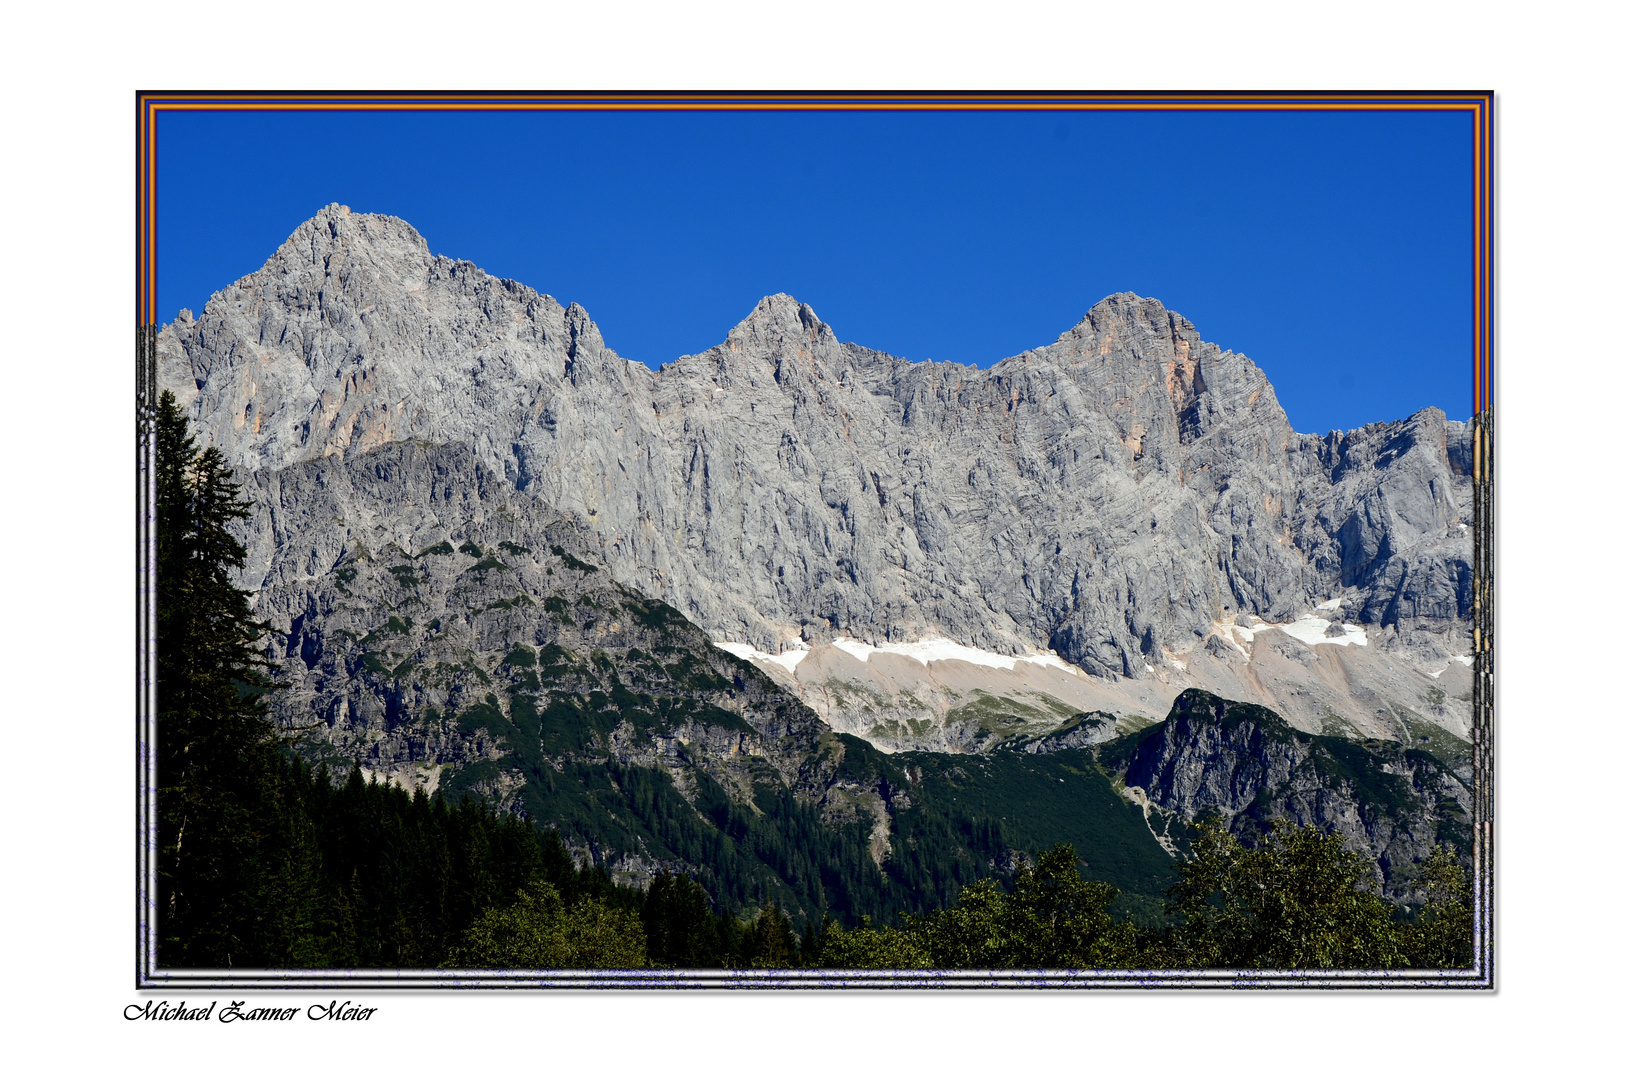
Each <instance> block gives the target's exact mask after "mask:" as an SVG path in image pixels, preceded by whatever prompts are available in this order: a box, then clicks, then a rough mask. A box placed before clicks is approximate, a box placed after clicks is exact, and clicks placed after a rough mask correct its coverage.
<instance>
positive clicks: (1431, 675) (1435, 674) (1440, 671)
mask: <svg viewBox="0 0 1630 1080" xmlns="http://www.w3.org/2000/svg"><path fill="white" fill-rule="evenodd" d="M1448 670H1449V669H1448V668H1446V667H1441V668H1438V669H1437V670H1436V671H1428V672H1427V673H1426V677H1427V678H1428V679H1435V678H1437V677H1438V676H1439V675H1442V674H1443V673H1444V672H1445V671H1448Z"/></svg>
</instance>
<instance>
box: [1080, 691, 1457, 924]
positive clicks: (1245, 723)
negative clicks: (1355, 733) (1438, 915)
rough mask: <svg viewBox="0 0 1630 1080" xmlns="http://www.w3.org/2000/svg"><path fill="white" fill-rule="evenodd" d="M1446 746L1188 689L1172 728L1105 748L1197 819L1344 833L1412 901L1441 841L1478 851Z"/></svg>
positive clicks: (1251, 829)
mask: <svg viewBox="0 0 1630 1080" xmlns="http://www.w3.org/2000/svg"><path fill="white" fill-rule="evenodd" d="M1429 745H1430V744H1429ZM1447 745H1448V740H1447V738H1446V736H1444V735H1443V734H1441V733H1440V734H1439V735H1438V736H1437V746H1436V747H1435V748H1434V750H1432V751H1429V750H1427V749H1424V748H1422V747H1420V746H1415V747H1404V746H1401V745H1399V744H1398V743H1395V742H1379V741H1365V742H1354V741H1350V740H1347V739H1341V738H1332V737H1320V736H1313V735H1307V734H1305V733H1303V732H1299V731H1296V730H1295V729H1293V728H1292V727H1290V725H1288V724H1286V723H1285V721H1284V720H1282V719H1281V718H1280V717H1279V716H1278V715H1276V714H1275V713H1273V712H1272V711H1271V710H1268V709H1265V708H1263V707H1261V706H1259V705H1249V704H1243V703H1240V702H1236V701H1227V700H1225V699H1223V698H1220V697H1216V696H1215V695H1212V694H1208V693H1206V692H1205V691H1203V690H1194V689H1190V690H1185V691H1183V693H1181V694H1180V695H1178V697H1177V700H1176V701H1175V702H1173V703H1172V710H1171V712H1170V713H1169V714H1168V715H1167V717H1166V719H1165V721H1164V722H1162V723H1160V724H1157V725H1155V726H1153V727H1150V728H1146V729H1144V730H1142V731H1139V732H1137V733H1135V734H1132V735H1128V736H1123V737H1122V738H1120V739H1118V740H1116V741H1114V742H1111V743H1109V744H1107V745H1105V746H1104V747H1103V749H1102V750H1101V751H1100V761H1101V762H1103V763H1104V764H1105V765H1107V766H1108V767H1110V768H1111V769H1112V770H1114V771H1115V772H1116V773H1117V774H1118V775H1119V776H1120V778H1121V780H1122V781H1123V782H1124V783H1125V784H1126V785H1127V787H1129V788H1134V787H1135V788H1138V789H1140V790H1141V792H1142V793H1143V795H1144V796H1145V797H1146V798H1147V800H1148V802H1149V803H1150V804H1151V805H1152V806H1154V807H1158V808H1159V809H1161V810H1164V811H1167V812H1169V813H1175V814H1178V815H1180V816H1181V817H1183V818H1184V819H1187V820H1190V821H1192V820H1194V819H1195V818H1197V817H1201V816H1204V815H1207V814H1216V815H1218V816H1220V817H1222V818H1223V820H1224V821H1225V822H1226V823H1227V824H1228V826H1229V828H1230V830H1231V831H1233V832H1235V833H1236V834H1239V835H1241V836H1244V837H1247V838H1252V839H1254V838H1256V837H1257V836H1260V835H1261V834H1262V833H1263V832H1265V831H1266V830H1267V829H1268V827H1269V825H1270V823H1271V822H1272V821H1273V820H1274V819H1276V818H1284V819H1287V820H1289V821H1291V822H1293V823H1295V824H1298V825H1309V824H1314V825H1318V826H1320V827H1321V828H1324V829H1326V830H1329V831H1332V832H1335V833H1337V834H1339V835H1341V836H1344V837H1346V838H1347V839H1348V841H1349V842H1350V843H1351V844H1352V845H1353V846H1354V847H1355V849H1357V850H1360V851H1363V852H1365V853H1367V854H1368V855H1369V856H1370V857H1371V858H1373V859H1374V860H1375V861H1376V866H1377V871H1378V873H1379V876H1380V878H1381V881H1382V883H1383V885H1384V887H1385V889H1386V891H1387V893H1388V894H1389V895H1391V896H1393V897H1394V898H1398V899H1411V898H1413V897H1414V889H1415V885H1414V884H1413V881H1414V874H1413V872H1412V868H1413V867H1414V866H1415V865H1416V864H1417V862H1418V861H1419V860H1421V859H1424V858H1425V857H1426V856H1427V855H1428V854H1430V852H1431V850H1432V847H1433V846H1434V845H1435V844H1438V843H1447V844H1451V845H1453V846H1455V847H1456V848H1457V849H1458V850H1459V851H1460V852H1461V853H1462V855H1466V854H1467V853H1469V852H1470V850H1471V845H1470V839H1471V834H1470V826H1469V821H1470V818H1469V813H1470V808H1471V796H1470V794H1469V792H1468V789H1467V784H1468V783H1469V780H1470V777H1469V774H1468V775H1467V776H1466V777H1465V778H1462V777H1460V776H1457V775H1456V774H1455V773H1454V772H1453V771H1451V770H1450V769H1449V768H1448V767H1446V766H1445V765H1444V764H1443V762H1442V760H1441V759H1440V758H1439V757H1437V756H1434V753H1436V754H1445V753H1446V747H1447Z"/></svg>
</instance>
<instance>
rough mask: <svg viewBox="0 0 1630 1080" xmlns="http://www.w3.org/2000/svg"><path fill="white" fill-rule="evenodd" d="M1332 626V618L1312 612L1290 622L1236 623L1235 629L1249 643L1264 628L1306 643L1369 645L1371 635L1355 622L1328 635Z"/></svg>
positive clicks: (1342, 625) (1236, 634) (1344, 625)
mask: <svg viewBox="0 0 1630 1080" xmlns="http://www.w3.org/2000/svg"><path fill="white" fill-rule="evenodd" d="M1329 627H1330V620H1328V619H1326V618H1323V617H1322V616H1319V615H1314V614H1313V613H1311V612H1308V613H1307V614H1304V615H1303V616H1302V617H1301V618H1299V619H1297V620H1296V621H1295V622H1288V623H1267V622H1265V623H1257V624H1256V625H1255V626H1240V625H1237V624H1236V625H1235V626H1234V627H1233V631H1234V634H1235V636H1236V637H1241V638H1244V639H1245V643H1246V644H1247V645H1249V644H1250V643H1251V641H1252V640H1253V639H1254V638H1255V637H1256V635H1258V634H1260V633H1262V631H1264V630H1283V631H1284V632H1285V633H1287V634H1289V635H1290V636H1291V637H1293V638H1295V639H1296V640H1297V641H1300V642H1302V643H1303V644H1306V645H1368V644H1369V643H1370V638H1369V635H1368V634H1366V633H1365V632H1364V628H1363V627H1362V626H1356V625H1354V624H1353V623H1342V624H1341V629H1342V633H1341V634H1339V635H1337V636H1335V637H1327V636H1326V631H1327V630H1328V629H1329Z"/></svg>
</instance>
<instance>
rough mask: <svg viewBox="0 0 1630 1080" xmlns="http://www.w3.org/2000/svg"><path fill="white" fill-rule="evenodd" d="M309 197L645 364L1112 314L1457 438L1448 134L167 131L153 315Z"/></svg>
mask: <svg viewBox="0 0 1630 1080" xmlns="http://www.w3.org/2000/svg"><path fill="white" fill-rule="evenodd" d="M330 202H339V203H344V204H346V205H348V206H350V207H351V208H352V209H353V210H358V211H367V212H376V213H386V214H394V215H396V216H397V217H401V218H404V219H406V220H407V221H409V222H410V223H412V224H413V226H414V227H415V228H417V229H418V230H419V232H420V233H422V234H423V235H424V237H425V238H426V240H427V241H428V242H429V244H430V248H431V250H432V251H433V252H436V253H439V254H444V255H450V256H453V257H455V258H462V259H468V260H470V261H472V262H474V263H476V264H477V265H478V266H480V267H482V268H483V269H485V270H487V271H488V272H489V273H492V274H496V275H499V276H502V277H509V278H515V279H517V280H519V281H522V282H524V283H526V284H527V285H530V286H532V287H534V288H536V289H538V290H539V291H541V292H545V293H549V294H551V295H553V296H555V297H556V298H557V299H559V300H560V301H561V302H562V303H569V302H571V301H573V300H576V301H577V302H579V303H581V304H582V305H583V306H584V307H585V308H587V309H588V311H589V314H590V316H591V317H593V318H594V320H595V321H596V322H597V323H598V324H599V326H600V328H601V331H602V332H603V333H604V334H605V338H606V342H607V344H608V345H610V346H611V347H612V348H613V349H615V350H617V352H619V353H620V354H622V355H623V356H626V357H628V358H630V359H634V360H640V361H644V362H645V363H648V364H650V365H651V366H653V367H655V366H657V365H659V364H662V363H666V362H668V361H670V360H673V359H675V358H677V357H679V356H681V355H684V354H686V353H695V352H700V351H702V350H704V349H706V348H708V347H709V346H711V345H714V344H716V343H718V342H719V341H721V340H723V338H724V335H725V333H726V332H727V331H728V330H729V329H730V327H732V326H734V325H735V324H736V323H737V322H739V321H740V320H741V319H742V318H743V317H745V316H746V315H747V313H748V312H749V311H750V310H751V309H752V307H753V305H754V304H755V303H756V302H757V301H758V299H759V298H760V297H761V296H764V295H765V294H768V293H775V292H786V293H791V294H792V295H793V296H796V297H797V298H798V299H799V300H802V301H804V302H805V303H808V304H810V305H811V306H813V307H814V308H815V310H816V312H817V313H819V315H820V316H821V318H822V319H824V320H825V321H826V322H828V323H830V324H831V325H832V327H833V329H834V330H835V331H836V332H837V334H838V336H839V337H840V338H841V339H843V340H845V341H855V342H859V343H861V344H863V345H867V346H870V347H872V348H877V349H882V350H885V351H887V352H891V353H894V354H896V355H899V356H904V357H907V358H909V359H911V360H925V359H933V360H954V361H958V362H961V363H969V364H978V365H979V366H980V367H988V366H989V365H991V364H993V363H995V362H996V361H998V360H1000V359H1002V358H1003V357H1007V356H1012V355H1014V354H1016V353H1019V352H1022V351H1023V350H1025V349H1027V348H1033V347H1035V346H1038V345H1044V344H1047V343H1049V342H1051V341H1053V340H1054V339H1055V338H1056V337H1057V336H1058V335H1059V334H1060V333H1061V332H1063V331H1064V330H1067V329H1068V328H1069V327H1071V326H1073V325H1074V324H1075V323H1076V322H1078V321H1079V320H1080V318H1081V316H1082V315H1083V314H1085V313H1086V311H1087V310H1088V309H1089V308H1090V307H1091V306H1092V305H1093V304H1094V303H1096V302H1097V301H1098V300H1100V299H1102V298H1103V297H1104V296H1106V295H1108V294H1110V293H1114V292H1121V291H1127V290H1129V291H1132V292H1135V293H1138V294H1140V295H1143V296H1152V297H1156V298H1158V299H1160V300H1161V301H1162V302H1163V303H1165V305H1166V306H1167V307H1168V308H1170V309H1172V310H1174V311H1178V312H1181V313H1182V314H1184V315H1185V316H1187V317H1188V318H1189V320H1190V321H1192V322H1193V323H1194V325H1195V326H1196V328H1198V330H1199V331H1200V334H1201V335H1202V336H1203V337H1204V338H1206V339H1207V340H1209V341H1214V342H1216V343H1217V344H1219V345H1221V346H1222V347H1224V348H1226V349H1232V350H1234V351H1236V352H1240V353H1244V354H1245V355H1247V356H1249V357H1251V359H1253V360H1254V361H1256V363H1257V364H1258V365H1260V366H1261V367H1262V368H1263V370H1264V371H1266V372H1267V374H1268V378H1269V379H1270V380H1271V381H1272V383H1273V385H1274V387H1275V389H1276V390H1277V392H1278V394H1279V400H1280V402H1281V403H1282V404H1283V405H1284V407H1285V410H1286V412H1287V413H1288V414H1289V416H1290V421H1291V423H1292V425H1293V426H1295V427H1296V429H1297V430H1299V431H1307V432H1317V433H1323V432H1325V431H1327V430H1329V429H1331V428H1344V429H1345V428H1352V427H1357V426H1359V425H1361V424H1365V423H1369V422H1371V421H1375V420H1395V419H1398V418H1401V417H1403V416H1407V415H1408V414H1410V413H1412V412H1414V411H1415V410H1417V409H1421V408H1424V407H1425V406H1428V405H1436V406H1438V407H1440V408H1442V409H1444V410H1445V411H1446V412H1447V413H1448V414H1449V416H1450V417H1451V418H1455V419H1466V418H1467V417H1468V416H1469V415H1470V412H1471V382H1472V376H1471V370H1472V369H1471V333H1472V255H1471V243H1472V217H1471V215H1472V204H1471V122H1470V119H1469V117H1468V114H1464V113H1461V114H1412V113H1356V114H1354V113H1340V114H1323V113H1270V114H1262V113H1138V114H1119V113H1069V114H1059V113H994V114H993V113H952V114H945V113H940V114H916V113H873V114H854V113H707V114H685V113H681V114H674V113H660V114H658V113H610V114H608V113H524V114H483V113H438V114H424V113H360V112H359V113H349V112H342V113H195V114H188V113H165V114H163V116H162V119H161V121H160V128H159V178H158V209H159V216H158V228H159V233H158V242H159V247H158V252H159V275H158V297H159V310H160V312H161V313H162V320H163V321H168V320H169V319H171V318H173V317H174V314H175V312H176V311H178V310H179V309H180V308H182V307H189V308H191V309H193V310H194V311H199V310H201V309H202V308H203V306H204V304H205V301H206V300H207V299H208V298H209V295H210V294H211V293H213V292H214V291H216V290H217V289H220V288H222V287H223V286H225V285H227V284H229V283H231V282H232V281H235V280H236V279H238V278H240V277H242V276H243V275H245V274H248V273H251V272H253V271H254V270H256V269H258V268H259V267H260V265H261V264H262V263H263V262H264V261H265V260H266V258H267V256H269V255H270V254H271V253H272V251H273V250H274V249H276V248H277V246H278V245H279V244H281V243H282V242H283V241H284V240H285V239H287V237H288V235H289V234H290V233H291V232H293V230H294V229H295V227H296V226H298V225H299V224H300V223H301V222H302V221H304V220H305V219H307V218H309V217H310V216H311V215H312V214H313V213H315V212H316V211H317V210H318V209H319V208H320V207H322V206H323V205H325V204H327V203H330Z"/></svg>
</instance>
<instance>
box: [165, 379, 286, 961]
mask: <svg viewBox="0 0 1630 1080" xmlns="http://www.w3.org/2000/svg"><path fill="white" fill-rule="evenodd" d="M156 435H157V446H156V449H157V459H158V460H157V475H156V483H157V488H158V490H157V496H158V497H157V509H158V521H157V527H156V529H155V534H156V535H155V538H156V540H157V544H158V551H157V560H156V575H155V581H154V588H155V592H156V599H157V604H156V607H157V614H158V655H157V658H156V659H157V663H156V665H155V666H156V675H157V687H158V717H157V729H158V747H157V751H158V761H157V772H158V789H159V790H158V807H159V864H158V879H159V880H158V886H159V895H158V903H159V914H158V920H159V961H160V963H161V964H164V965H166V966H196V967H219V966H232V964H233V963H234V957H236V958H237V959H236V962H238V963H240V964H241V963H243V962H245V961H246V958H247V954H248V953H249V952H251V951H253V950H254V944H253V943H252V941H251V938H252V936H253V934H254V928H255V921H254V917H253V911H252V910H246V909H250V908H252V906H253V896H254V893H255V891H256V889H257V887H258V883H259V880H260V878H261V871H260V869H259V868H258V867H257V865H256V864H257V861H258V859H259V855H260V851H259V847H260V845H259V844H258V842H257V840H258V828H259V826H258V824H257V814H256V811H257V810H258V809H259V808H261V807H262V806H263V805H264V804H265V802H266V800H267V798H268V791H269V786H270V782H271V778H272V775H273V768H274V766H275V759H274V758H273V757H272V752H273V751H272V747H273V736H272V726H271V721H270V719H269V718H268V716H267V714H266V710H265V707H264V705H263V704H262V702H261V701H260V700H259V695H260V694H261V693H262V692H264V691H265V690H267V689H269V687H270V683H269V682H268V681H267V672H268V669H269V665H268V664H267V662H266V660H265V659H264V658H263V657H261V656H260V655H259V653H258V652H257V650H256V643H257V642H258V641H259V640H260V638H261V637H262V635H263V633H264V630H265V628H264V626H263V624H260V623H257V622H256V621H255V620H254V618H253V616H252V614H251V611H250V607H249V594H248V593H247V592H245V591H244V590H242V589H239V588H237V587H236V586H235V585H233V583H232V577H231V574H232V571H233V570H236V569H240V568H242V566H243V565H244V557H245V552H244V548H243V545H242V544H240V543H238V541H237V540H236V539H235V538H234V537H233V536H232V534H231V531H230V527H231V524H232V522H233V521H236V520H239V519H241V518H244V517H247V516H248V513H249V507H248V504H247V503H245V502H243V501H242V500H241V499H239V497H238V492H239V488H238V485H237V484H235V483H233V482H232V470H231V469H230V468H229V467H228V466H227V464H226V459H225V458H224V457H223V456H222V455H221V453H220V451H219V450H217V449H215V448H214V447H211V448H209V449H207V450H203V451H200V450H199V449H198V447H197V445H196V444H195V442H194V441H193V439H192V438H191V436H189V435H188V433H187V421H186V418H185V416H183V415H182V413H181V411H180V410H179V409H178V408H177V407H176V403H175V398H174V396H173V395H171V394H170V393H168V392H166V393H165V394H164V395H163V396H162V397H161V398H160V399H159V408H158V415H157V422H156Z"/></svg>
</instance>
